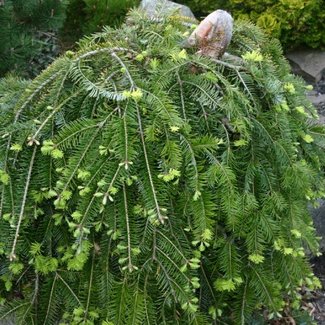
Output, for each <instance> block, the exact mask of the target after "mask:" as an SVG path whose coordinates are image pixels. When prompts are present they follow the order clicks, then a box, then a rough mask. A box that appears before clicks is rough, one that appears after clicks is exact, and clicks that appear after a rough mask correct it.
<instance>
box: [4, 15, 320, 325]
mask: <svg viewBox="0 0 325 325" xmlns="http://www.w3.org/2000/svg"><path fill="white" fill-rule="evenodd" d="M190 25H191V24H189V23H188V22H184V21H182V20H181V19H180V18H179V17H178V18H177V17H170V18H166V19H162V21H161V22H159V23H157V22H155V21H150V20H147V19H146V18H145V17H143V16H141V15H140V14H139V13H138V12H133V13H132V14H131V15H130V17H129V19H128V22H127V24H126V25H123V26H122V28H121V29H119V30H113V29H110V28H105V29H104V30H103V31H102V32H101V33H98V34H95V35H94V36H92V37H89V38H86V39H84V40H83V41H82V42H81V43H80V49H79V50H78V51H77V52H76V53H73V52H71V51H68V52H67V53H66V55H64V56H62V57H61V58H59V59H57V60H56V61H55V62H54V63H53V64H52V65H51V66H50V67H49V68H48V69H47V70H46V71H44V72H43V73H42V74H41V75H39V76H38V77H37V78H36V79H35V80H34V81H32V82H27V81H22V80H16V79H13V78H7V79H4V80H2V81H1V83H0V96H1V97H0V183H1V185H0V233H1V239H0V254H1V255H0V279H1V282H0V297H1V307H0V321H1V320H3V319H5V318H7V317H9V316H12V315H13V317H15V321H16V324H57V323H58V322H60V324H88V325H91V324H103V325H108V324H110V325H111V324H116V325H117V324H120V325H121V324H123V325H124V324H141V325H142V324H150V325H153V324H184V325H185V324H186V325H188V324H212V323H215V324H217V323H226V324H232V323H234V324H247V323H249V319H250V317H251V315H252V313H253V312H254V311H256V310H258V309H262V308H263V309H265V310H267V311H268V312H269V313H268V315H269V317H270V318H272V317H278V316H280V315H281V313H282V311H283V310H284V309H287V308H288V306H292V307H295V308H299V298H298V295H297V294H296V291H297V290H299V287H301V286H306V287H309V288H313V287H315V286H317V285H318V281H317V279H316V278H315V277H314V276H313V275H312V273H311V268H310V266H309V264H308V260H307V259H306V257H305V249H306V248H308V249H309V250H310V251H312V252H314V253H317V250H318V244H317V240H316V238H315V234H314V229H313V226H312V221H311V218H310V215H309V213H308V209H307V203H308V202H309V201H311V202H313V201H314V200H315V199H316V198H318V197H321V196H323V194H324V193H323V189H324V178H323V171H322V170H323V167H324V161H325V157H324V150H323V147H324V145H325V143H324V128H323V127H320V126H318V125H317V124H316V122H315V120H314V119H313V118H314V117H315V116H316V113H315V111H314V109H313V107H312V106H311V104H310V103H309V102H308V101H307V99H306V98H305V94H304V93H305V85H304V83H303V82H302V81H301V80H300V79H298V78H296V77H294V76H293V75H291V74H290V72H289V66H288V65H287V63H286V61H285V60H284V58H283V56H282V52H281V48H280V46H279V44H278V42H276V41H273V40H270V39H268V38H267V37H266V36H265V35H264V34H263V33H262V32H261V31H260V30H259V29H258V28H256V27H254V26H253V25H250V24H247V23H241V24H237V25H236V26H235V31H234V37H233V41H232V45H231V47H230V48H229V52H230V53H231V54H232V55H233V56H232V57H230V58H229V59H226V58H224V59H221V60H214V59H209V58H205V57H200V56H199V55H197V54H195V50H194V49H192V50H190V49H188V50H184V49H182V47H181V44H182V42H183V40H184V38H185V37H186V36H187V35H188V34H189V32H190V30H191V27H190ZM236 57H237V58H236Z"/></svg>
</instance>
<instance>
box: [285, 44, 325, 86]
mask: <svg viewBox="0 0 325 325" xmlns="http://www.w3.org/2000/svg"><path fill="white" fill-rule="evenodd" d="M286 56H287V58H288V59H289V61H290V63H291V65H292V69H293V73H295V74H299V75H301V76H302V77H303V78H305V79H306V80H307V81H308V82H312V83H315V82H318V81H320V80H321V78H322V76H323V74H324V72H325V51H320V50H301V51H295V52H290V53H288V54H287V55H286Z"/></svg>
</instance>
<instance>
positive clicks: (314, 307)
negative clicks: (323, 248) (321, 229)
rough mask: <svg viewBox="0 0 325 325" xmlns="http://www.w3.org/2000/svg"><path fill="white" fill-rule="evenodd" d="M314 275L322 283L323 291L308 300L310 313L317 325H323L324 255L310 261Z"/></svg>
mask: <svg viewBox="0 0 325 325" xmlns="http://www.w3.org/2000/svg"><path fill="white" fill-rule="evenodd" d="M312 264H313V267H314V272H315V275H317V276H318V278H319V279H320V280H321V281H322V284H323V289H322V290H319V291H317V292H316V293H315V295H314V297H313V298H312V299H311V300H310V302H309V303H310V304H311V305H310V308H311V312H312V314H313V316H314V319H315V321H317V323H318V324H319V325H325V289H324V288H325V255H323V256H320V257H317V258H314V259H313V260H312Z"/></svg>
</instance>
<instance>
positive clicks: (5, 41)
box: [0, 0, 68, 77]
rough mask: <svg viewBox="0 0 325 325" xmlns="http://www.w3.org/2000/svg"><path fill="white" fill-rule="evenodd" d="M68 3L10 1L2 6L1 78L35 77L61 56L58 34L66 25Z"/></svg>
mask: <svg viewBox="0 0 325 325" xmlns="http://www.w3.org/2000/svg"><path fill="white" fill-rule="evenodd" d="M67 3H68V2H67V0H63V1H57V0H44V1H38V0H28V1H24V0H15V1H12V0H6V1H4V2H3V3H2V5H1V4H0V26H1V28H0V39H1V42H0V62H1V65H0V76H1V75H4V74H5V73H7V72H8V71H14V72H16V73H18V74H20V75H22V76H25V77H29V76H35V75H37V74H38V73H39V71H40V70H41V69H43V68H44V67H46V66H47V65H48V64H49V62H51V61H52V60H53V57H54V56H56V54H57V53H58V52H59V47H58V43H57V39H56V35H55V33H56V32H57V31H58V30H59V29H60V27H62V25H63V23H64V21H65V9H66V6H67Z"/></svg>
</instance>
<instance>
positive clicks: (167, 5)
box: [140, 0, 195, 19]
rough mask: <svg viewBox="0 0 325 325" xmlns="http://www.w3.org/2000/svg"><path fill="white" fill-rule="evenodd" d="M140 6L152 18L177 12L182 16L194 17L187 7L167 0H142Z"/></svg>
mask: <svg viewBox="0 0 325 325" xmlns="http://www.w3.org/2000/svg"><path fill="white" fill-rule="evenodd" d="M140 8H141V9H143V10H144V11H145V12H146V13H147V14H148V16H150V17H152V18H154V17H159V16H169V15H172V14H175V13H178V14H180V15H182V16H185V17H189V18H193V19H195V16H194V14H193V12H192V11H191V9H190V8H189V7H187V6H184V5H180V4H178V3H175V2H172V1H169V0H142V1H141V4H140Z"/></svg>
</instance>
